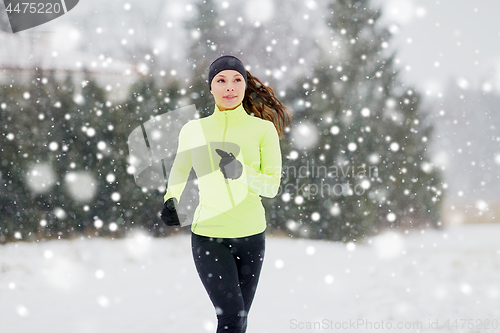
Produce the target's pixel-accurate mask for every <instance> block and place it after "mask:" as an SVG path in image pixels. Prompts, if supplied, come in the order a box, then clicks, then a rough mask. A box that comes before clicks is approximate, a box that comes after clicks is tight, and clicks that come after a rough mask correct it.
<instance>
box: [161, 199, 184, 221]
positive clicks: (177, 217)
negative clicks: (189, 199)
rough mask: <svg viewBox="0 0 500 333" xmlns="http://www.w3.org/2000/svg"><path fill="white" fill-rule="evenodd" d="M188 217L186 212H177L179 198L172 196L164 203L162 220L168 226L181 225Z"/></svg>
mask: <svg viewBox="0 0 500 333" xmlns="http://www.w3.org/2000/svg"><path fill="white" fill-rule="evenodd" d="M186 219H187V215H186V214H177V199H176V198H170V199H168V200H167V201H165V203H164V204H163V209H162V210H161V220H162V221H163V223H165V224H166V225H167V226H180V225H181V222H184V221H185V220H186Z"/></svg>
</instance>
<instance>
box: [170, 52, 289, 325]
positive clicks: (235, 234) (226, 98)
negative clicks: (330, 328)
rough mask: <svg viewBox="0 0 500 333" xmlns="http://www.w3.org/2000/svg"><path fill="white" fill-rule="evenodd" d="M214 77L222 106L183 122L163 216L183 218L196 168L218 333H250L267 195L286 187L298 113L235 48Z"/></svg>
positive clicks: (198, 239)
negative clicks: (289, 140)
mask: <svg viewBox="0 0 500 333" xmlns="http://www.w3.org/2000/svg"><path fill="white" fill-rule="evenodd" d="M208 84H209V88H210V92H211V93H212V95H213V97H214V100H215V109H214V112H213V114H211V115H210V116H208V117H205V118H201V119H196V120H191V121H189V122H188V123H187V124H185V125H184V126H183V127H182V129H181V131H180V133H179V145H178V148H177V155H176V157H175V160H174V163H173V165H172V168H171V171H170V174H169V178H168V188H167V191H166V194H165V196H164V201H165V203H164V207H163V209H162V212H161V217H162V220H163V221H164V222H165V223H166V224H167V225H180V222H182V220H183V217H182V216H181V221H179V216H178V214H177V210H176V208H177V204H178V202H179V200H180V197H181V194H182V192H183V190H184V187H185V185H186V181H187V179H188V176H189V173H190V171H191V168H194V171H195V172H196V175H197V177H198V188H199V198H200V203H199V205H198V206H197V207H196V210H195V213H194V218H193V223H192V225H191V247H192V253H193V258H194V263H195V266H196V269H197V271H198V275H199V277H200V279H201V281H202V283H203V286H204V287H205V289H206V291H207V293H208V296H209V297H210V300H211V301H212V303H213V305H214V307H215V313H216V316H217V320H218V326H217V333H222V332H224V333H243V332H246V327H247V318H248V312H249V310H250V306H251V305H252V301H253V298H254V295H255V291H256V289H257V283H258V281H259V276H260V271H261V268H262V263H263V259H264V251H265V230H266V226H267V223H266V218H265V210H264V206H263V205H262V198H261V196H262V197H267V198H273V197H275V196H276V194H277V193H278V188H279V185H280V181H281V171H282V166H281V163H282V160H281V150H280V143H279V140H280V138H284V137H285V135H284V133H283V132H284V128H285V127H287V126H290V124H291V121H292V115H291V113H290V111H289V110H288V109H287V108H285V107H284V106H283V104H281V102H280V101H279V100H278V99H277V98H276V96H275V95H274V92H273V90H272V89H271V88H270V87H267V86H265V85H264V84H263V83H262V82H261V81H260V80H259V79H257V78H256V77H254V76H252V75H251V74H250V72H249V71H247V70H246V69H245V67H244V65H243V63H242V62H241V61H240V60H239V59H238V58H236V57H234V56H230V55H225V56H222V57H220V58H218V59H216V60H215V61H214V62H213V63H212V64H211V65H210V68H209V73H208ZM179 215H181V214H179Z"/></svg>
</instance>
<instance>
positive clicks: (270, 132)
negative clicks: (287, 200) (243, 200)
mask: <svg viewBox="0 0 500 333" xmlns="http://www.w3.org/2000/svg"><path fill="white" fill-rule="evenodd" d="M281 163H282V161H281V148H280V142H279V136H278V132H277V130H276V128H275V127H274V124H273V123H272V122H269V124H268V126H267V127H266V129H265V130H264V133H263V135H262V138H261V140H260V165H256V166H255V169H257V170H258V171H256V170H255V169H254V168H252V167H251V166H248V165H246V164H244V163H242V164H243V173H242V175H246V177H244V176H242V177H239V178H238V179H237V181H240V182H242V183H244V184H245V185H247V186H248V187H249V188H250V189H251V190H252V191H254V192H255V193H257V194H258V195H261V196H263V197H267V198H274V197H275V196H276V194H278V190H279V186H280V182H281V168H282V166H281Z"/></svg>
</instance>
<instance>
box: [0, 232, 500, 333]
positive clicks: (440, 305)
mask: <svg viewBox="0 0 500 333" xmlns="http://www.w3.org/2000/svg"><path fill="white" fill-rule="evenodd" d="M498 235H500V225H495V224H490V225H459V226H449V227H447V228H446V229H445V230H443V231H436V230H425V232H419V231H416V230H415V231H412V232H410V233H409V234H403V233H394V232H388V233H384V234H381V235H379V236H377V237H374V238H371V239H369V240H367V241H365V242H362V243H359V242H356V243H349V244H342V243H336V242H326V241H317V240H297V239H289V238H277V237H270V236H268V237H267V244H266V257H265V261H264V267H263V270H262V274H261V279H260V284H259V287H258V290H257V294H256V297H255V300H254V303H253V306H252V309H251V311H250V317H249V327H248V330H247V332H248V333H257V332H258V333H278V332H279V333H281V332H324V331H329V332H330V331H332V332H333V331H335V332H344V331H349V332H384V331H389V330H384V329H366V326H357V329H353V328H352V326H351V329H338V330H337V329H335V327H334V326H335V325H341V324H343V325H344V328H345V327H347V326H346V325H348V324H349V323H352V322H354V323H359V325H368V322H371V323H372V325H380V324H381V321H382V320H383V321H384V325H388V323H391V324H392V325H396V324H397V323H402V324H404V325H410V324H411V325H413V324H414V323H421V324H422V326H421V328H420V329H419V330H418V329H417V328H412V329H401V330H397V329H394V327H393V329H392V330H391V331H394V332H403V331H404V332H436V331H442V332H476V331H479V330H472V329H467V327H465V328H464V329H460V326H459V328H458V329H454V328H446V327H443V324H444V323H445V321H446V320H447V319H449V320H450V323H451V322H452V321H453V320H455V319H457V320H458V324H459V325H461V321H460V320H461V319H473V323H474V324H476V323H477V321H478V320H486V319H489V320H490V321H492V320H497V325H498V320H499V319H500V286H499V284H498V277H499V276H500V242H499V241H498ZM0 295H1V296H0V314H1V317H0V318H1V321H0V331H1V332H3V333H28V332H40V333H44V332H46V333H67V332H74V333H93V332H95V333H100V332H106V333H109V332H120V333H132V332H134V333H135V332H148V333H156V332H182V333H195V332H196V333H201V332H214V331H215V327H216V320H215V312H214V309H213V307H212V304H211V303H210V300H209V298H208V296H207V294H206V292H205V290H204V289H203V286H202V284H201V282H200V280H199V278H198V275H197V273H196V270H195V268H194V264H193V260H192V256H191V248H190V239H189V236H187V235H180V236H173V237H169V238H163V239H155V238H150V237H148V236H147V235H145V234H141V233H135V234H134V235H132V236H131V237H130V238H128V239H122V240H109V239H103V238H95V239H77V240H72V241H68V240H53V241H44V242H40V243H26V242H17V243H10V244H5V245H2V246H0ZM429 320H431V321H432V322H435V321H436V320H438V325H439V326H438V327H439V329H432V330H431V329H429V328H428V325H429ZM377 323H378V324H377ZM483 323H484V322H483ZM493 323H494V322H490V326H491V325H492V324H493ZM320 324H321V325H323V326H318V325H320ZM307 325H316V329H305V328H304V329H300V327H307ZM328 325H333V326H328ZM311 327H314V326H311ZM320 327H323V328H320ZM386 327H387V326H386ZM490 331H491V330H490Z"/></svg>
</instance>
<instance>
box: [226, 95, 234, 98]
mask: <svg viewBox="0 0 500 333" xmlns="http://www.w3.org/2000/svg"><path fill="white" fill-rule="evenodd" d="M224 98H225V99H233V98H236V96H233V95H228V96H224Z"/></svg>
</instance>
